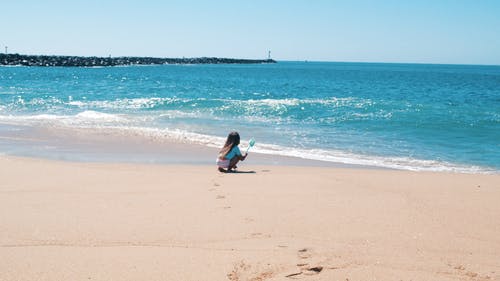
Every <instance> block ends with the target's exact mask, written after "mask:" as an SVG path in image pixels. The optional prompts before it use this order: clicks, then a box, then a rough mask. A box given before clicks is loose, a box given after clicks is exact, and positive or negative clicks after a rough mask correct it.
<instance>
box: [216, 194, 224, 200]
mask: <svg viewBox="0 0 500 281" xmlns="http://www.w3.org/2000/svg"><path fill="white" fill-rule="evenodd" d="M216 198H217V199H224V198H226V196H224V195H217V197H216Z"/></svg>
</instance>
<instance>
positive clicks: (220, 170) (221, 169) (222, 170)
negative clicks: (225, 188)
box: [219, 167, 227, 173]
mask: <svg viewBox="0 0 500 281" xmlns="http://www.w3.org/2000/svg"><path fill="white" fill-rule="evenodd" d="M219 172H221V173H227V171H226V170H224V169H223V168H221V167H219Z"/></svg>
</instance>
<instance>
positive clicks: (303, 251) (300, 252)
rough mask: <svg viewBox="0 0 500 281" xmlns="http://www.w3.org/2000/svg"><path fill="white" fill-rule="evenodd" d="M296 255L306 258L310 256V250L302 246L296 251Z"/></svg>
mask: <svg viewBox="0 0 500 281" xmlns="http://www.w3.org/2000/svg"><path fill="white" fill-rule="evenodd" d="M297 256H298V257H299V258H301V259H308V258H310V257H311V251H310V250H309V249H307V248H303V249H300V250H298V251H297Z"/></svg>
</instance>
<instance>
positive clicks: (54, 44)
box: [0, 0, 500, 65]
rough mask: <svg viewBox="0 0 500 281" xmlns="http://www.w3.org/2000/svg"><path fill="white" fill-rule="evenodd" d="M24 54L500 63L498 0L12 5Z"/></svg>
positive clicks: (9, 25)
mask: <svg viewBox="0 0 500 281" xmlns="http://www.w3.org/2000/svg"><path fill="white" fill-rule="evenodd" d="M0 9H1V12H0V14H1V15H0V47H1V49H0V50H1V51H2V52H3V51H4V46H8V47H9V52H15V53H23V54H59V55H85V56H93V55H96V56H108V55H110V54H111V55H112V56H131V55H134V56H159V57H183V56H184V57H201V56H217V57H235V58H264V57H266V56H267V50H271V52H272V57H273V58H275V59H277V60H316V61H363V62H418V63H459V64H462V63H463V64H497V65H500V1H499V0H470V1H467V0H455V1H452V0H419V1H410V0H408V1H404V0H393V1H383V0H379V1H356V0H352V1H350V0H345V1H335V0H302V1H299V0H286V1H285V0H283V1H278V0H274V1H273V0H267V1H266V0H245V1H243V0H241V1H238V0H232V1H230V0H227V1H218V0H212V1H208V0H207V1H195V0H184V1H181V0H179V1H168V0H165V1H160V0H158V1H155V0H142V1H139V0H74V1H71V0H44V1H39V0H9V1H2V4H1V6H0Z"/></svg>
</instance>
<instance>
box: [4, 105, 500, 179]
mask: <svg viewBox="0 0 500 281" xmlns="http://www.w3.org/2000/svg"><path fill="white" fill-rule="evenodd" d="M142 118H145V117H142ZM144 121H145V120H140V122H138V120H133V119H130V118H129V117H128V116H124V115H119V114H109V113H102V112H96V111H90V110H88V111H83V112H80V113H78V114H75V115H52V114H40V115H29V116H28V115H25V116H3V115H0V123H3V124H9V125H12V126H14V127H15V126H20V127H21V128H23V127H24V128H25V129H26V128H31V129H28V130H27V131H29V132H28V133H27V134H28V135H27V136H26V135H25V136H23V137H21V138H20V139H21V140H22V139H24V140H29V139H30V140H31V141H30V143H31V146H33V145H35V146H36V144H34V143H36V142H39V146H42V147H43V146H46V147H47V146H48V147H51V146H54V147H52V148H53V150H52V152H51V153H57V147H61V146H63V147H71V150H72V151H74V152H75V153H79V152H78V149H79V148H78V145H71V143H75V144H78V143H81V140H82V139H85V141H86V143H87V144H88V143H92V142H94V141H95V142H96V143H101V144H102V143H103V142H104V143H106V142H108V143H113V142H115V143H120V142H123V140H125V141H128V140H129V139H130V138H135V139H136V142H135V143H141V142H142V143H143V145H141V146H150V147H152V148H153V147H154V146H155V145H160V146H161V147H157V149H165V147H166V146H167V145H170V144H172V143H175V144H180V145H190V146H192V145H195V146H202V147H207V148H211V149H217V148H219V147H220V146H221V145H222V144H223V143H224V141H225V138H224V137H219V136H213V135H207V134H200V133H194V132H189V131H186V130H182V129H178V128H155V127H144V126H143V125H142V124H144ZM25 131H26V130H25ZM30 134H31V135H30ZM44 135H48V136H44ZM61 136H65V137H61ZM12 137H13V138H12V139H11V140H9V138H8V137H3V138H2V140H1V141H3V142H4V145H6V146H9V145H10V146H15V145H19V142H18V141H19V139H18V141H14V140H15V138H16V133H15V132H14V133H13V136H12ZM51 137H52V138H54V139H59V140H58V141H57V144H54V141H52V140H51V139H50V138H51ZM103 138H108V139H109V140H103ZM33 140H35V141H33ZM42 140H43V141H42ZM63 142H65V144H64V143H63ZM16 143H17V144H16ZM162 145H163V146H162ZM247 145H248V144H247V142H246V141H244V140H242V143H241V145H240V147H242V148H245V147H247ZM125 146H126V145H125ZM93 147H94V150H95V149H96V145H93ZM108 148H109V147H108ZM97 150H102V149H97ZM11 151H14V154H16V153H15V151H18V152H19V151H20V150H16V149H11ZM21 151H22V149H21ZM38 151H39V154H40V156H42V157H43V155H44V154H45V155H46V153H43V148H39V149H38ZM91 151H92V149H91ZM91 151H88V150H87V152H91ZM171 152H172V151H171ZM252 152H253V153H258V154H262V155H270V156H278V157H292V158H297V159H304V160H314V161H320V163H324V164H325V165H328V164H331V163H334V164H335V163H336V164H341V165H353V166H361V167H363V166H364V167H378V168H389V169H400V170H409V171H434V172H457V173H472V174H474V173H479V174H483V173H485V174H491V173H498V171H496V170H495V169H493V168H488V167H480V166H473V165H461V164H455V163H449V162H445V161H436V160H425V159H414V158H410V157H387V156H376V155H363V154H355V153H351V152H348V151H341V150H325V149H307V148H297V147H285V146H281V145H276V144H270V143H262V142H258V143H257V145H256V147H255V148H253V149H252ZM115 153H122V152H118V151H115ZM109 154H110V155H108V156H107V157H108V158H107V160H108V161H109V160H112V159H113V156H112V153H111V151H110V153H109ZM30 155H31V156H36V155H37V153H36V152H30ZM97 156H98V155H97ZM142 156H144V158H141V157H139V159H143V160H142V161H146V162H148V160H147V156H146V155H142ZM65 157H67V158H69V160H72V159H71V155H67V156H65ZM81 158H82V157H81ZM83 158H85V157H83ZM116 159H117V160H120V157H116ZM92 160H93V161H100V160H102V159H99V157H97V158H95V159H92ZM177 160H179V159H177ZM177 160H176V161H174V162H177ZM157 161H159V162H169V160H168V159H157ZM139 162H141V160H139ZM202 162H203V161H202Z"/></svg>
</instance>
